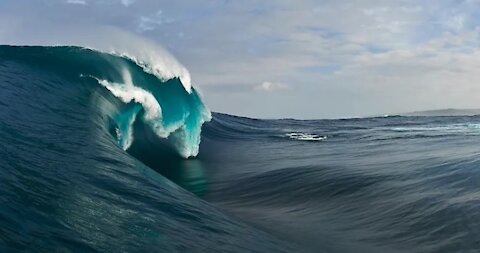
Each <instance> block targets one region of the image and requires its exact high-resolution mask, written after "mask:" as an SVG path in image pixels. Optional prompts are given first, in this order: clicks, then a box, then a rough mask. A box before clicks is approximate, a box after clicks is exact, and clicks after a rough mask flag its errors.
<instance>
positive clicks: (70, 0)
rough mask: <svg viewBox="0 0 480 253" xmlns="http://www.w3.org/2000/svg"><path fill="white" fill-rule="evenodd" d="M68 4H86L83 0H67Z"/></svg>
mask: <svg viewBox="0 0 480 253" xmlns="http://www.w3.org/2000/svg"><path fill="white" fill-rule="evenodd" d="M67 3H68V4H78V5H87V2H86V1H85V0H67Z"/></svg>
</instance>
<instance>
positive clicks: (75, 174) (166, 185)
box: [0, 47, 480, 252]
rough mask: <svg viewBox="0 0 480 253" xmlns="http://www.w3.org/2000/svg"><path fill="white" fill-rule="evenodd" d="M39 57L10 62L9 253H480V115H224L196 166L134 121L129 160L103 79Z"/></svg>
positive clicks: (2, 187) (2, 140) (0, 107)
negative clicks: (268, 117)
mask: <svg viewBox="0 0 480 253" xmlns="http://www.w3.org/2000/svg"><path fill="white" fill-rule="evenodd" d="M29 50H30V51H29ZM31 50H32V49H25V48H20V49H18V48H17V49H12V48H11V47H2V48H1V49H0V119H1V124H0V252H477V251H478V250H480V214H479V212H478V210H480V209H479V208H480V191H479V190H478V189H479V188H480V171H479V169H480V160H479V157H480V146H479V145H478V144H479V143H480V117H479V116H471V117H466V116H465V117H385V118H364V119H344V120H311V121H300V120H291V119H285V120H258V119H248V118H241V117H235V116H229V115H225V114H217V113H215V114H213V119H212V121H211V122H208V123H206V124H205V125H203V129H202V142H201V144H200V153H199V155H198V156H197V157H196V158H190V159H184V158H182V155H181V152H179V150H178V148H176V147H177V146H175V144H176V143H177V142H176V141H175V139H174V140H173V142H172V140H170V139H169V140H162V139H161V138H158V136H157V132H156V131H155V129H154V128H152V127H151V125H150V124H149V122H148V121H146V120H136V121H135V122H134V123H133V124H132V125H129V126H128V127H131V128H133V129H134V130H135V131H133V136H132V139H133V140H134V141H133V143H132V144H131V146H130V147H129V148H128V149H127V150H126V151H125V150H124V149H123V148H122V145H119V139H120V138H119V136H118V135H119V134H118V131H115V130H116V128H115V127H116V126H117V124H119V123H118V122H117V121H116V117H114V116H115V115H117V116H118V115H123V114H121V113H120V114H118V112H129V111H130V110H131V108H130V105H129V104H125V103H123V102H122V101H121V100H119V99H118V98H117V97H115V96H114V95H112V93H111V92H109V91H108V90H107V89H105V87H103V86H101V85H99V84H98V82H97V81H96V80H94V79H92V78H84V77H82V76H80V75H79V74H82V73H78V69H77V70H73V69H70V70H69V68H72V67H73V66H76V67H79V68H80V69H81V70H82V72H88V71H90V72H92V69H94V70H96V67H90V68H87V67H85V66H86V65H82V64H80V63H78V61H80V59H79V58H75V59H69V60H68V61H63V60H62V59H58V58H56V59H55V60H54V59H53V58H52V56H51V55H49V57H45V55H44V54H45V52H44V51H42V50H44V49H38V48H37V49H35V50H33V51H31ZM62 50H65V49H62ZM71 50H73V49H71ZM75 50H76V49H75ZM60 53H65V52H61V50H58V49H57V50H56V51H55V52H53V53H52V54H54V55H57V54H60ZM90 53H91V52H90ZM19 54H20V55H21V57H19ZM76 54H78V52H77V53H76ZM77 57H78V55H77ZM85 57H86V56H85ZM89 57H93V58H88V57H87V58H88V59H89V60H85V59H84V58H82V59H84V60H85V62H87V63H91V64H92V65H94V64H96V63H102V65H105V64H107V65H108V64H109V63H111V62H112V59H113V60H114V61H117V60H118V59H116V58H109V57H110V56H102V57H98V55H90V56H89ZM54 58H55V57H54ZM48 59H51V60H48ZM105 59H107V60H106V61H105V62H103V61H104V60H105ZM66 62H67V63H66ZM59 63H61V64H59ZM73 63H76V64H77V63H78V64H80V65H75V64H73ZM110 66H111V69H110V70H108V71H107V70H105V69H102V71H97V72H95V71H93V72H95V73H97V74H103V75H105V76H107V77H106V78H110V79H112V80H113V81H114V79H115V77H116V75H117V74H118V73H116V72H115V68H114V67H115V64H113V65H110ZM112 66H113V67H112ZM132 68H134V67H132ZM138 71H140V70H138ZM106 72H109V73H110V74H109V75H107V74H105V73H106ZM137 75H139V76H141V74H137ZM142 78H143V79H142ZM148 78H153V77H137V80H139V79H142V80H150V79H148ZM170 82H175V80H171V81H170ZM177 82H178V80H177ZM167 85H168V82H167ZM170 85H171V86H173V87H175V84H174V83H170ZM179 92H180V91H179V90H177V89H176V88H171V90H168V91H164V93H163V94H164V96H165V97H167V98H168V97H169V96H179V94H180V93H181V92H180V93H179ZM166 94H170V95H166ZM182 96H184V97H185V101H186V102H185V103H183V102H182V103H180V104H179V106H182V108H183V109H182V111H186V112H188V111H192V110H193V111H195V108H191V106H194V105H196V102H195V101H194V102H195V103H194V102H189V101H190V100H189V98H188V95H182ZM172 101H173V99H172ZM182 101H183V100H182ZM162 105H164V106H163V107H162V109H163V108H164V107H165V106H175V103H173V102H172V103H171V104H168V105H167V104H165V103H163V104H162ZM187 105H188V106H187ZM138 110H139V112H138V113H140V114H142V113H145V112H144V109H142V108H140V109H138ZM167 110H171V111H172V112H173V111H175V110H176V109H167ZM112 111H113V112H116V113H114V114H112ZM195 112H197V111H195ZM112 115H113V116H112ZM138 117H141V115H139V116H138ZM117 130H118V128H117Z"/></svg>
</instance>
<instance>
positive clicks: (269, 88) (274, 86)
mask: <svg viewBox="0 0 480 253" xmlns="http://www.w3.org/2000/svg"><path fill="white" fill-rule="evenodd" d="M288 88H289V87H288V86H287V85H285V84H283V83H272V82H268V81H265V82H263V83H261V84H259V85H257V86H255V87H254V88H253V89H254V90H256V91H266V92H273V91H279V90H286V89H288Z"/></svg>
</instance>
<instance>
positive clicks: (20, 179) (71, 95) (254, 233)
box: [0, 46, 292, 252]
mask: <svg viewBox="0 0 480 253" xmlns="http://www.w3.org/2000/svg"><path fill="white" fill-rule="evenodd" d="M137 60H139V59H137ZM146 67H147V66H139V65H137V63H136V62H135V61H133V60H131V59H130V58H127V57H121V56H117V55H114V54H109V53H102V52H99V51H95V50H91V49H84V48H79V47H12V46H0V90H1V92H0V119H1V124H0V143H1V144H0V182H1V183H0V252H31V251H35V252H158V251H161V252H245V251H247V252H291V251H292V248H291V246H290V245H289V244H288V243H284V242H281V241H279V240H277V239H276V238H275V237H274V236H271V235H269V234H267V233H265V232H262V231H259V230H258V229H255V228H253V227H251V226H249V225H247V224H245V223H244V222H241V221H237V220H235V219H232V218H231V217H230V216H228V215H226V214H224V213H222V212H220V211H219V210H218V209H217V208H215V207H214V206H212V205H210V204H208V203H206V202H205V201H203V200H201V199H199V198H198V197H196V196H195V195H193V194H191V193H190V192H188V191H186V190H184V188H185V189H190V190H191V191H192V192H193V191H196V192H198V194H201V192H204V191H205V190H204V185H205V179H204V175H203V174H202V173H201V172H199V170H200V169H201V164H199V162H198V160H197V159H184V158H185V157H191V156H194V155H196V154H197V153H198V145H199V143H200V130H201V126H202V123H203V122H204V121H207V120H209V118H210V113H209V111H208V109H207V108H206V107H205V106H204V105H203V103H202V101H201V99H200V97H199V96H198V93H197V92H196V90H195V89H194V88H191V90H190V91H189V90H188V89H187V87H184V85H183V83H182V82H181V81H180V79H179V78H171V79H162V78H161V76H160V75H158V76H157V75H154V74H152V73H154V72H153V71H151V73H150V71H146V70H145V69H144V68H146ZM159 76H160V78H159ZM125 149H127V151H125ZM152 163H155V164H156V165H160V167H158V168H154V169H152V168H151V167H147V166H146V164H149V165H150V164H152ZM164 171H169V172H170V173H171V175H167V176H169V177H171V178H175V176H177V175H181V176H182V177H183V176H189V178H191V181H189V182H187V183H186V184H184V185H182V186H183V188H182V187H179V186H178V185H177V184H174V183H172V182H171V181H170V180H168V179H166V178H165V177H164V176H162V175H161V174H160V173H158V172H164ZM179 185H180V184H179Z"/></svg>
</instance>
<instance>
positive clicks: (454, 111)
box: [397, 108, 480, 116]
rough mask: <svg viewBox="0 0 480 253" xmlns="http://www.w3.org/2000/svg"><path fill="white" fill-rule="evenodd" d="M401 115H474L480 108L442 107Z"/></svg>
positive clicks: (479, 113)
mask: <svg viewBox="0 0 480 253" xmlns="http://www.w3.org/2000/svg"><path fill="white" fill-rule="evenodd" d="M397 115H401V116H473V115H480V109H453V108H448V109H440V110H426V111H415V112H409V113H400V114H397Z"/></svg>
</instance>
